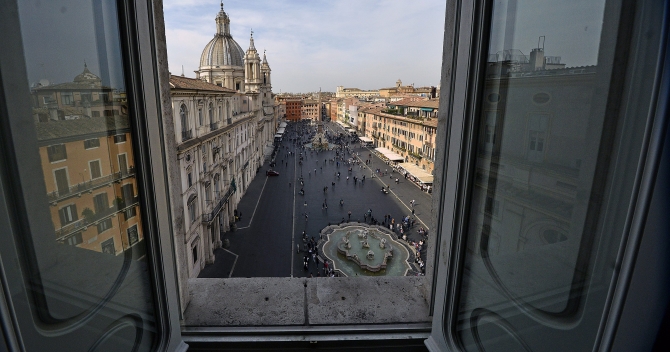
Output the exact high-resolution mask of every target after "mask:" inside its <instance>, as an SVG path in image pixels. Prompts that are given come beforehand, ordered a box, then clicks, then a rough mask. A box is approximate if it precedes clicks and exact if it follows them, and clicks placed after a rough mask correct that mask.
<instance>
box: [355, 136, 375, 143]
mask: <svg viewBox="0 0 670 352" xmlns="http://www.w3.org/2000/svg"><path fill="white" fill-rule="evenodd" d="M358 139H360V140H361V142H363V143H372V142H373V140H372V138H368V137H358Z"/></svg>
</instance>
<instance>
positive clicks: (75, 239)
mask: <svg viewBox="0 0 670 352" xmlns="http://www.w3.org/2000/svg"><path fill="white" fill-rule="evenodd" d="M82 242H83V240H82V237H81V232H77V233H75V234H74V235H72V236H70V237H68V238H67V239H66V240H65V243H66V244H67V245H68V246H76V245H78V244H80V243H82Z"/></svg>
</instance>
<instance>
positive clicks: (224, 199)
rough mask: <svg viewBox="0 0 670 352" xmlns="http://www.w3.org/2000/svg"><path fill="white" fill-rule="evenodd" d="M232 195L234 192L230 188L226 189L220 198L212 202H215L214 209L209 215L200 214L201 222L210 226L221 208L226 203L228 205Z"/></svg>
mask: <svg viewBox="0 0 670 352" xmlns="http://www.w3.org/2000/svg"><path fill="white" fill-rule="evenodd" d="M233 193H235V191H234V190H233V188H232V187H231V188H228V191H226V193H224V194H223V195H222V196H218V197H216V199H215V200H214V202H216V205H215V206H214V209H212V211H211V212H209V213H206V214H202V222H203V223H205V224H207V225H209V224H211V223H212V221H214V219H215V218H216V217H217V215H219V213H220V212H221V209H223V206H224V205H225V204H226V203H228V200H229V199H230V197H231V196H232V195H233Z"/></svg>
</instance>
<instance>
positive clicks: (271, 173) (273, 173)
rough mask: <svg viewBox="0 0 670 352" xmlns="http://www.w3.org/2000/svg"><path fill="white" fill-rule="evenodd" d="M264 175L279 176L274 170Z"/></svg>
mask: <svg viewBox="0 0 670 352" xmlns="http://www.w3.org/2000/svg"><path fill="white" fill-rule="evenodd" d="M265 174H266V175H267V176H279V172H277V171H275V170H272V169H270V170H268V171H266V172H265Z"/></svg>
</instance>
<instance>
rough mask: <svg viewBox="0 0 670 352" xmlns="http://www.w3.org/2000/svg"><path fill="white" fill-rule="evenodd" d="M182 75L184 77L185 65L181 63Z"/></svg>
mask: <svg viewBox="0 0 670 352" xmlns="http://www.w3.org/2000/svg"><path fill="white" fill-rule="evenodd" d="M181 76H182V77H184V65H181Z"/></svg>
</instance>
